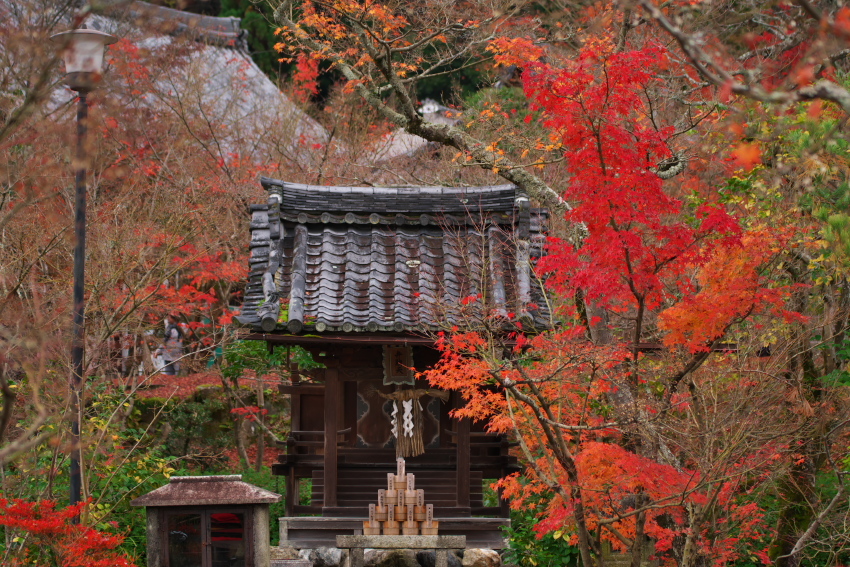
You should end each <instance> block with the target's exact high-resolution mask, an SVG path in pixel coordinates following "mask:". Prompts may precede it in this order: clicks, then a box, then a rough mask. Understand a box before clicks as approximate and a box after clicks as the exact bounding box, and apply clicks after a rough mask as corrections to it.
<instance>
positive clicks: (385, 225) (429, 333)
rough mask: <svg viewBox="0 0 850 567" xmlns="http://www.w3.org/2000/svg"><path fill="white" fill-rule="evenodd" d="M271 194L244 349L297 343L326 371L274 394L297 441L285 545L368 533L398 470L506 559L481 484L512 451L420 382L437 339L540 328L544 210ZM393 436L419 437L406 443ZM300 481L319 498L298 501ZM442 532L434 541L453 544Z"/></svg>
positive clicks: (516, 198) (502, 198) (319, 190)
mask: <svg viewBox="0 0 850 567" xmlns="http://www.w3.org/2000/svg"><path fill="white" fill-rule="evenodd" d="M262 183H263V185H264V187H265V188H266V189H267V190H268V192H269V198H268V202H267V203H266V204H264V205H254V206H252V207H251V210H252V220H251V257H250V273H249V283H248V287H247V289H246V294H245V301H244V304H243V310H242V315H241V316H240V321H241V322H242V323H243V324H245V325H247V326H249V327H250V328H251V330H252V332H251V333H250V334H249V335H248V338H251V339H257V340H264V341H266V342H267V343H268V345H269V348H276V347H283V346H287V345H299V346H301V347H303V348H305V349H307V350H308V351H310V352H311V353H312V354H313V357H314V359H315V360H317V361H319V362H322V363H323V364H324V368H321V369H317V370H312V371H310V372H309V373H306V374H301V373H299V372H297V369H296V372H294V374H293V379H292V383H291V384H288V385H284V386H281V391H282V392H284V393H286V394H289V395H291V411H292V430H291V432H290V434H289V437H288V439H287V441H286V443H285V448H286V454H285V455H282V456H281V457H280V460H279V463H277V464H276V465H274V466H273V469H272V470H273V472H274V473H275V474H279V475H284V476H286V477H287V483H286V498H285V506H286V511H287V518H286V519H285V521H284V523H283V524H282V525H286V526H289V527H288V528H287V529H288V534H287V535H288V538H289V539H290V541H293V540H298V541H302V542H305V543H310V544H318V543H320V542H321V544H322V545H333V541H334V537H335V535H338V534H345V533H349V534H350V533H352V532H351V531H348V528H347V526H348V525H349V524H350V522H348V520H349V519H357V521H362V520H364V519H366V515H367V512H368V506H369V503H374V501H375V500H374V499H375V494H376V491H377V490H379V489H381V488H385V482H386V478H387V473H391V472H393V471H395V469H396V458H397V457H398V456H404V457H406V466H407V469H408V471H409V472H411V473H415V475H416V483H417V488H421V489H424V490H425V493H426V494H427V495H428V501H429V502H431V503H433V505H434V515H435V516H436V517H437V518H440V519H445V518H455V519H458V520H464V519H466V520H469V522H466V524H467V525H466V527H465V528H458V529H466V528H469V527H470V526H471V522H473V523H474V520H476V519H477V518H473V517H474V516H496V517H498V518H499V519H498V520H495V519H491V520H490V521H488V522H485V521H483V520H482V522H481V526H478V527H479V528H481V529H479V530H477V533H479V535H482V534H483V533H484V532H487V531H488V530H489V532H491V537H490V538H489V540H490V541H491V543H492V547H498V546H499V545H498V542H499V541H501V537H500V536H499V534H498V526H501V525H504V524H505V523H507V520H506V518H507V517H508V509H507V506H506V504H505V503H504V502H501V503H500V504H498V505H494V504H489V505H487V504H486V503H485V502H484V498H483V496H484V486H485V484H489V483H490V482H492V479H497V478H500V477H503V476H505V475H507V474H509V473H511V472H514V471H516V470H518V465H517V461H516V458H515V457H514V456H512V455H511V454H510V447H511V443H510V441H509V440H508V439H505V438H503V437H502V436H499V435H494V434H490V433H487V432H486V430H485V425H486V424H483V423H472V422H470V421H469V420H457V419H454V418H452V417H450V412H451V411H452V410H453V409H455V408H458V407H460V406H461V405H462V401H461V400H460V398H459V396H458V395H457V394H456V393H451V394H449V393H448V392H441V391H434V390H429V389H428V388H429V385H428V384H426V383H424V382H423V381H421V380H417V379H416V378H415V371H419V370H423V369H425V368H427V367H429V366H431V365H433V364H435V363H436V362H437V361H438V359H439V353H438V351H437V350H436V349H435V337H436V333H437V332H438V331H440V330H442V329H450V328H451V327H455V328H465V329H466V328H476V326H479V325H486V326H488V327H489V328H490V329H491V330H492V329H493V328H494V327H495V328H496V329H501V330H504V331H505V332H508V331H510V330H512V329H514V328H516V325H517V321H521V324H522V325H523V328H524V330H529V329H533V328H534V327H539V328H542V327H545V326H546V325H547V323H548V320H549V313H548V311H547V306H546V302H545V301H544V300H543V297H542V293H541V291H540V289H539V287H538V283H537V280H536V279H535V278H534V276H533V271H532V265H533V262H534V260H535V258H536V257H538V256H539V255H540V252H541V249H542V242H543V238H544V237H543V233H542V227H543V221H545V218H546V215H545V212H543V211H539V210H532V209H530V208H529V207H528V199H527V197H525V196H524V195H522V194H520V193H518V192H517V189H516V188H515V187H514V186H510V185H507V186H496V187H477V188H468V187H467V188H457V187H414V188H407V187H400V188H378V187H320V186H307V185H298V184H292V183H286V182H282V181H277V180H273V179H265V178H264V179H262ZM405 431H406V432H407V433H400V432H405ZM400 435H409V436H410V437H409V438H405V439H402V441H403V443H399V439H400V437H399V436H400ZM423 449H424V452H421V451H422V450H423ZM397 453H401V455H399V454H397ZM305 479H307V480H310V481H311V493H310V498H309V500H308V501H305V502H302V501H301V499H300V497H299V484H300V483H301V481H303V480H305ZM317 514H321V515H322V516H323V517H324V518H325V519H326V520H327V521H325V522H324V523H323V524H322V523H316V522H314V521H312V520H311V521H310V522H308V523H309V524H310V526H311V529H306V528H305V529H303V530H302V531H301V532H299V533H295V532H297V531H298V530H297V529H296V528H295V526H297V525H300V524H299V522H298V521H297V517H298V516H300V515H317ZM494 520H495V521H494ZM302 523H303V522H302ZM458 523H459V524H460V523H462V522H458ZM305 525H306V524H305ZM323 525H324V527H326V528H327V533H324V534H323V533H322V526H323ZM355 525H356V522H355ZM443 525H444V524H442V523H441V524H440V534H441V535H443V534H445V535H451V529H449V531H444V530H443ZM341 526H346V529H344V530H343V529H342V528H341ZM466 531H467V532H470V533H471V532H476V529H475V528H474V526H473V527H472V529H466ZM469 541H477V543H478V544H483V543H486V541H488V538H487V537H484V536H483V535H482V537H479V538H477V540H476V538H471V539H470V540H469ZM305 546H306V545H305Z"/></svg>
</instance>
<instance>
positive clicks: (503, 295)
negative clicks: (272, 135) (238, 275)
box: [240, 179, 548, 333]
mask: <svg viewBox="0 0 850 567" xmlns="http://www.w3.org/2000/svg"><path fill="white" fill-rule="evenodd" d="M262 183H263V186H264V187H265V188H266V189H267V190H268V191H269V199H268V203H267V204H265V205H254V206H252V207H251V210H252V220H251V245H250V246H251V258H250V274H249V283H248V287H247V289H246V295H245V301H244V305H243V309H242V315H241V316H240V321H242V322H243V323H244V324H247V325H249V326H251V327H253V328H255V329H256V330H263V331H265V332H279V333H301V332H310V333H324V332H336V333H339V332H390V333H403V332H407V333H409V332H421V331H426V330H436V329H440V328H445V327H447V326H451V325H458V326H463V327H468V326H473V325H477V324H481V323H482V322H483V321H485V320H488V321H490V322H491V324H492V323H494V322H495V324H496V325H498V326H502V327H510V326H512V325H514V324H515V322H516V321H518V320H521V321H523V323H524V324H525V325H536V326H546V321H547V320H548V309H547V308H546V305H545V301H543V298H542V294H541V292H540V288H539V285H538V283H537V281H536V279H535V278H534V276H533V269H532V263H533V261H534V258H536V257H538V256H539V255H540V251H541V248H542V242H543V222H545V219H546V215H545V212H543V211H540V210H530V209H529V208H528V206H527V205H528V199H527V198H526V197H525V196H524V195H521V194H518V193H517V189H516V187H514V186H512V185H501V186H493V187H474V188H473V187H414V188H408V187H324V186H309V185H299V184H292V183H286V182H282V181H277V180H273V179H262ZM278 298H279V300H280V304H281V307H280V308H277V304H276V300H277V299H278ZM469 298H475V299H474V300H472V301H471V300H470V299H469Z"/></svg>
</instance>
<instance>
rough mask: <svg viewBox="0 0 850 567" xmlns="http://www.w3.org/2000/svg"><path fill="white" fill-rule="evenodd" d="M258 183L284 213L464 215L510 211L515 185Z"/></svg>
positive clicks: (262, 179)
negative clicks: (392, 185)
mask: <svg viewBox="0 0 850 567" xmlns="http://www.w3.org/2000/svg"><path fill="white" fill-rule="evenodd" d="M260 183H261V184H262V185H263V187H264V188H265V189H266V190H267V191H269V192H270V193H272V194H275V195H278V197H279V198H280V204H281V207H282V208H284V209H285V210H287V211H289V212H292V211H302V212H332V211H346V212H380V213H382V214H388V213H466V212H471V211H476V212H477V211H513V210H514V203H515V201H516V199H517V197H518V196H519V194H518V190H517V186H516V185H512V184H506V185H485V186H471V187H444V186H425V185H423V186H395V187H349V186H334V185H308V184H305V183H291V182H289V181H282V180H280V179H272V178H270V177H260Z"/></svg>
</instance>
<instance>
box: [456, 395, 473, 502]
mask: <svg viewBox="0 0 850 567" xmlns="http://www.w3.org/2000/svg"><path fill="white" fill-rule="evenodd" d="M455 399H456V401H457V404H458V405H460V404H462V403H463V400H461V399H460V396H459V395H456V397H455ZM469 428H470V423H469V420H468V419H459V420H457V505H458V506H461V507H466V506H469V450H470V447H469Z"/></svg>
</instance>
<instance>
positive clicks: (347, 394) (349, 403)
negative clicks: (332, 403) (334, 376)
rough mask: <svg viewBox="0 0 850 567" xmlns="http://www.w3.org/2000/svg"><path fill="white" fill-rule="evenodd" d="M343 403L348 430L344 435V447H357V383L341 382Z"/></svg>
mask: <svg viewBox="0 0 850 567" xmlns="http://www.w3.org/2000/svg"><path fill="white" fill-rule="evenodd" d="M342 399H343V403H344V404H345V427H344V428H343V429H349V430H350V431H349V432H348V433H347V434H346V438H345V440H346V443H345V444H346V445H347V446H349V447H354V446H356V445H357V382H354V381H349V382H343V397H342Z"/></svg>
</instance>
